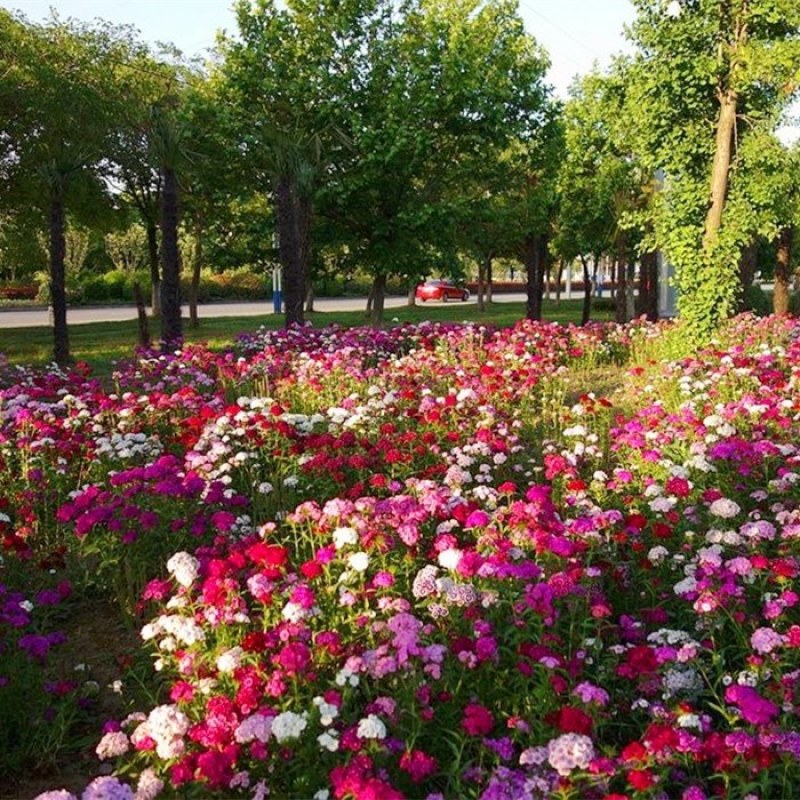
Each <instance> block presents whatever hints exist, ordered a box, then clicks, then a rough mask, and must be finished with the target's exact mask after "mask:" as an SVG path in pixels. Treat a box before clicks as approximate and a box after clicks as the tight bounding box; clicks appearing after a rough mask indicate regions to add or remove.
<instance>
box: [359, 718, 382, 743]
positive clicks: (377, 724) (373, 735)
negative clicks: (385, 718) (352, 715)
mask: <svg viewBox="0 0 800 800" xmlns="http://www.w3.org/2000/svg"><path fill="white" fill-rule="evenodd" d="M356 736H358V738H359V739H385V738H386V726H385V725H384V724H383V722H382V721H381V719H380V717H376V716H375V714H369V715H368V716H366V717H364V718H363V719H361V720H359V722H358V729H357V730H356Z"/></svg>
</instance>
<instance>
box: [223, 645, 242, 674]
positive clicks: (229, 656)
mask: <svg viewBox="0 0 800 800" xmlns="http://www.w3.org/2000/svg"><path fill="white" fill-rule="evenodd" d="M243 657H244V650H243V649H242V648H241V647H238V646H237V647H232V648H231V649H230V650H226V651H225V652H224V653H222V654H221V655H220V656H218V657H217V669H218V670H219V671H220V672H233V671H234V670H236V669H238V668H239V667H240V666H241V664H242V658H243Z"/></svg>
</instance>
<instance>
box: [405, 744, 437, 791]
mask: <svg viewBox="0 0 800 800" xmlns="http://www.w3.org/2000/svg"><path fill="white" fill-rule="evenodd" d="M438 766H439V765H438V764H437V763H436V759H435V758H434V757H433V756H429V755H428V754H427V753H423V752H422V750H411V751H406V752H405V753H403V755H402V756H401V758H400V769H402V770H405V771H406V772H407V773H408V774H409V775H410V776H411V780H412V781H413V782H414V783H421V782H422V781H424V780H425V778H427V777H428V776H429V775H432V774H433V773H434V772H436V769H437V767H438Z"/></svg>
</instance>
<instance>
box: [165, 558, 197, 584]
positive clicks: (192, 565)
mask: <svg viewBox="0 0 800 800" xmlns="http://www.w3.org/2000/svg"><path fill="white" fill-rule="evenodd" d="M199 568H200V562H199V561H198V560H197V559H196V558H195V557H194V556H192V555H190V554H189V553H185V552H180V553H175V555H174V556H172V558H170V560H169V561H167V569H168V570H169V572H170V574H171V575H172V577H173V578H175V580H176V581H177V582H178V583H179V584H180V585H181V586H187V587H188V586H191V585H192V584H193V583H194V582H195V581H196V580H197V576H198V574H199Z"/></svg>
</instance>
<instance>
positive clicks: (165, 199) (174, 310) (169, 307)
mask: <svg viewBox="0 0 800 800" xmlns="http://www.w3.org/2000/svg"><path fill="white" fill-rule="evenodd" d="M162 177H163V189H162V192H161V347H162V349H164V350H169V349H172V348H174V347H180V346H181V345H182V344H183V320H182V319H181V254H180V249H179V248H178V204H179V190H178V178H177V175H176V174H175V170H174V169H173V168H172V167H167V166H165V167H164V168H163V170H162Z"/></svg>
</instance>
